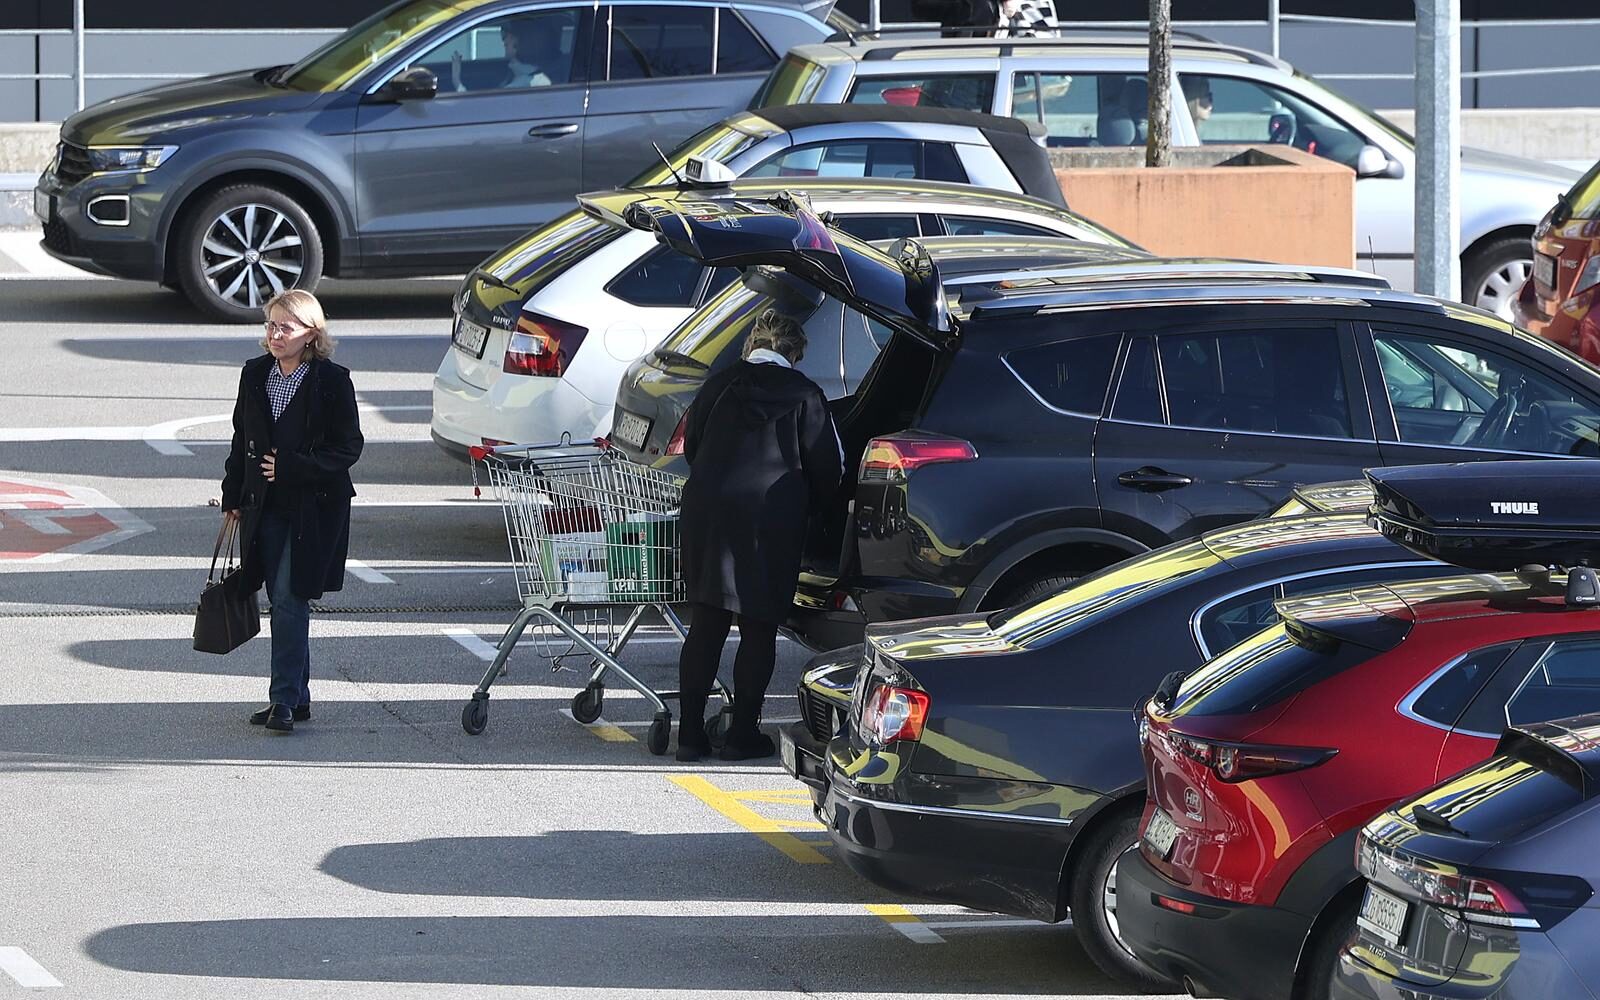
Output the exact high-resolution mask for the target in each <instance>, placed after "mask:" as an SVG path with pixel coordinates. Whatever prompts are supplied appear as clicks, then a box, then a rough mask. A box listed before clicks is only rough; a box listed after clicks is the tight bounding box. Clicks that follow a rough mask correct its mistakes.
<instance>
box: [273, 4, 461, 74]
mask: <svg viewBox="0 0 1600 1000" xmlns="http://www.w3.org/2000/svg"><path fill="white" fill-rule="evenodd" d="M460 13H461V10H460V8H459V7H457V6H456V4H454V3H452V2H450V0H413V2H412V3H408V4H401V5H398V6H393V7H385V8H384V9H382V10H380V11H378V12H377V13H376V14H373V15H372V16H371V17H368V18H366V19H365V20H363V21H361V22H359V23H357V24H356V25H355V26H354V27H352V28H351V29H350V30H349V31H346V32H345V33H343V34H342V35H338V36H337V37H335V38H333V39H331V40H329V41H328V43H327V44H326V45H323V46H322V47H321V48H319V49H317V50H316V51H314V52H312V53H311V54H310V55H308V56H306V57H305V58H304V59H302V60H300V61H299V62H297V63H295V64H294V65H293V66H291V67H289V69H288V70H286V71H285V72H284V73H283V74H282V75H281V76H280V77H279V82H281V83H282V84H283V85H284V86H285V87H291V88H293V89H295V90H318V91H330V90H338V89H339V88H340V87H343V86H344V85H345V84H347V83H349V82H350V81H352V80H354V79H355V78H356V77H358V76H360V75H361V74H362V73H365V72H366V71H367V70H369V69H371V68H372V67H373V66H376V65H377V64H378V63H380V62H382V61H383V60H385V59H387V58H388V57H389V56H391V55H393V54H394V53H396V52H398V51H399V50H400V49H401V47H403V46H405V45H407V44H409V43H410V42H411V41H413V40H414V39H416V38H419V37H420V36H421V35H422V34H423V33H425V32H427V31H430V30H432V29H434V28H436V27H438V26H439V25H441V24H444V23H445V22H447V21H449V20H450V19H451V18H454V17H456V16H458V15H459V14H460Z"/></svg>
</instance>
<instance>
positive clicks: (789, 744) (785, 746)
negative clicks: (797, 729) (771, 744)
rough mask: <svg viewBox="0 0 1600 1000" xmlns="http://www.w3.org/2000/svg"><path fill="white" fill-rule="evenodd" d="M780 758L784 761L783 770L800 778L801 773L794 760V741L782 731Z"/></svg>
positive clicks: (779, 740) (780, 734)
mask: <svg viewBox="0 0 1600 1000" xmlns="http://www.w3.org/2000/svg"><path fill="white" fill-rule="evenodd" d="M778 756H779V757H780V758H781V759H782V760H783V769H784V770H785V771H788V772H789V774H791V775H792V776H794V777H797V778H798V777H799V776H800V771H799V766H798V765H797V764H796V763H795V759H794V739H793V738H792V737H791V736H790V735H789V734H788V733H787V732H784V731H782V730H779V732H778Z"/></svg>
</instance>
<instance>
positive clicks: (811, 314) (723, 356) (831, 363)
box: [657, 268, 845, 399]
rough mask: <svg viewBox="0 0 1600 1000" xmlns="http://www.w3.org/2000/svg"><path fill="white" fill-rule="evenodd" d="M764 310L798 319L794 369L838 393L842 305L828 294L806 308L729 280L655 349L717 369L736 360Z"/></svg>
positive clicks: (829, 394)
mask: <svg viewBox="0 0 1600 1000" xmlns="http://www.w3.org/2000/svg"><path fill="white" fill-rule="evenodd" d="M729 270H732V269H731V268H730V269H729ZM769 308H776V309H778V311H780V312H783V313H785V314H786V315H791V316H794V317H795V318H796V319H799V320H800V321H801V326H802V328H803V329H804V330H805V334H806V350H805V355H804V357H802V358H801V359H800V363H799V364H797V365H795V368H796V369H797V370H799V371H801V372H804V373H805V374H806V375H807V376H808V377H810V379H811V380H812V381H813V382H815V383H817V385H818V386H820V387H821V388H822V391H823V394H824V395H826V396H827V398H829V399H838V398H840V397H842V396H844V395H845V387H844V380H843V378H842V376H841V374H840V367H841V362H840V357H839V347H840V345H839V339H840V332H841V324H842V322H843V313H844V305H843V303H841V302H840V301H839V300H838V299H835V298H832V297H831V296H830V297H828V298H825V299H824V300H823V301H822V303H821V305H818V306H810V305H805V304H800V303H797V302H791V301H787V300H785V301H779V300H778V299H775V298H774V297H772V296H770V295H765V294H762V293H761V292H758V291H756V290H755V289H753V288H750V287H749V286H748V285H746V284H744V283H743V282H734V283H732V284H730V285H728V287H727V288H725V289H723V290H722V291H721V292H719V293H717V294H716V295H714V296H710V297H708V298H707V299H706V302H705V304H704V305H702V306H701V307H700V308H699V309H697V310H695V311H694V312H693V313H691V314H690V316H689V318H688V319H686V320H684V321H683V323H682V324H680V325H679V326H678V328H677V329H676V330H674V331H672V333H671V334H669V335H668V336H667V339H666V340H664V341H662V342H661V346H660V347H659V348H657V351H658V352H659V353H665V354H679V355H684V356H686V357H689V358H691V359H693V360H694V361H697V362H699V363H700V364H702V365H704V366H706V368H707V369H709V370H711V371H717V370H719V369H721V368H723V367H725V366H727V365H731V364H733V363H734V362H735V361H737V360H738V359H739V358H740V356H741V355H742V353H743V351H744V342H745V339H746V338H747V337H749V335H750V331H751V330H752V329H754V327H755V324H756V320H757V319H759V318H760V317H761V314H762V313H763V312H765V311H766V310H767V309H769Z"/></svg>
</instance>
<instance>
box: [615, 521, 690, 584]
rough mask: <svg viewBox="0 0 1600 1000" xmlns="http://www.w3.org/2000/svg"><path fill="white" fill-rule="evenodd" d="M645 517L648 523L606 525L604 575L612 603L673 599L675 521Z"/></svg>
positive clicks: (676, 550) (676, 530)
mask: <svg viewBox="0 0 1600 1000" xmlns="http://www.w3.org/2000/svg"><path fill="white" fill-rule="evenodd" d="M647 516H648V517H649V520H637V521H622V522H619V523H613V524H608V525H606V573H607V575H608V576H609V577H610V578H611V599H612V600H613V601H616V602H619V603H636V604H651V603H658V602H662V603H664V602H671V601H674V600H676V599H677V597H676V594H675V591H676V587H675V585H674V581H675V580H676V578H677V575H678V573H677V569H678V565H677V563H678V545H677V542H678V519H677V518H676V517H674V516H670V515H660V514H656V515H647Z"/></svg>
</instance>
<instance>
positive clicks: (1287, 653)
mask: <svg viewBox="0 0 1600 1000" xmlns="http://www.w3.org/2000/svg"><path fill="white" fill-rule="evenodd" d="M1375 655H1377V654H1375V653H1374V652H1373V651H1372V650H1370V649H1365V648H1363V647H1361V646H1357V645H1355V644H1354V643H1349V642H1340V641H1338V640H1335V639H1332V638H1329V637H1327V636H1324V635H1322V634H1321V633H1311V634H1310V635H1309V636H1300V635H1299V634H1298V633H1296V634H1291V633H1290V632H1289V630H1288V629H1287V628H1286V627H1285V626H1284V625H1282V624H1278V625H1274V626H1272V627H1270V628H1268V629H1266V630H1264V631H1261V632H1258V633H1256V634H1255V635H1253V636H1251V637H1250V638H1248V639H1246V640H1245V641H1243V642H1241V643H1239V644H1238V645H1236V646H1233V647H1232V648H1230V649H1229V650H1227V651H1226V652H1224V653H1222V654H1221V655H1219V656H1215V657H1213V658H1211V659H1210V660H1208V661H1206V663H1205V665H1203V666H1202V667H1200V669H1198V670H1196V671H1195V672H1194V673H1192V674H1190V675H1189V676H1188V677H1187V678H1185V679H1184V682H1183V685H1182V686H1181V687H1179V688H1178V697H1177V707H1176V709H1175V710H1174V711H1175V713H1176V714H1178V715H1193V716H1207V715H1240V714H1247V713H1250V712H1258V711H1260V710H1261V709H1263V708H1266V707H1267V706H1269V705H1275V704H1277V703H1278V702H1280V701H1282V700H1283V699H1285V698H1288V697H1289V696H1291V695H1295V694H1299V693H1300V692H1301V691H1304V690H1305V689H1306V688H1308V687H1311V686H1312V685H1313V684H1318V683H1321V682H1322V681H1325V680H1327V679H1328V678H1330V677H1333V676H1334V675H1336V674H1339V673H1343V672H1344V671H1346V670H1349V669H1350V668H1351V667H1355V666H1359V665H1360V664H1362V663H1365V662H1366V661H1367V660H1370V659H1371V658H1372V657H1373V656H1375Z"/></svg>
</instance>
